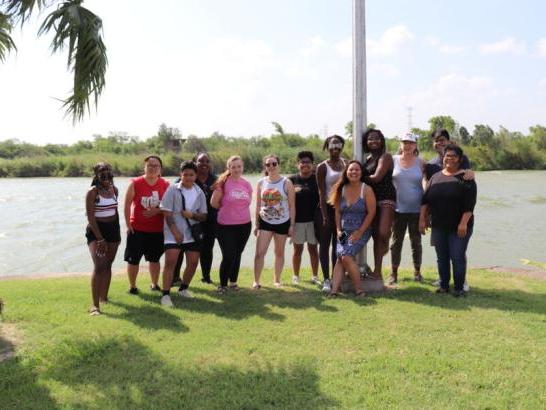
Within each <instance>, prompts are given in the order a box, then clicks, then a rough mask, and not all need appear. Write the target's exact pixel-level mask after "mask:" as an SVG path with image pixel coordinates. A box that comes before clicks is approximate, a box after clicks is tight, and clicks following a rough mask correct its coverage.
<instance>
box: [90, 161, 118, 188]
mask: <svg viewBox="0 0 546 410" xmlns="http://www.w3.org/2000/svg"><path fill="white" fill-rule="evenodd" d="M104 168H106V169H107V170H108V179H109V180H110V184H111V185H114V173H113V172H112V166H111V165H110V164H109V163H108V162H98V163H97V164H95V166H94V167H93V174H94V175H93V180H92V181H91V186H94V187H97V188H98V187H99V185H100V179H99V173H100V171H101V170H103V169H104Z"/></svg>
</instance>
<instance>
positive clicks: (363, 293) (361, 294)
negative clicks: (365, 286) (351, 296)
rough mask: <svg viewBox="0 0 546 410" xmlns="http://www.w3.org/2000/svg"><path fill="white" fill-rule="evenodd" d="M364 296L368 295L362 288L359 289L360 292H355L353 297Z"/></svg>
mask: <svg viewBox="0 0 546 410" xmlns="http://www.w3.org/2000/svg"><path fill="white" fill-rule="evenodd" d="M366 296H368V295H367V294H366V292H364V291H363V290H361V291H360V292H356V293H355V297H357V298H365V297H366Z"/></svg>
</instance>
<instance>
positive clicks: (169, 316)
mask: <svg viewBox="0 0 546 410" xmlns="http://www.w3.org/2000/svg"><path fill="white" fill-rule="evenodd" d="M110 304H111V305H113V306H118V307H121V308H123V309H125V312H123V313H121V314H115V313H110V312H109V313H103V314H104V315H105V316H107V317H111V318H114V319H121V320H127V321H129V322H133V323H134V324H135V325H137V326H139V327H141V328H143V329H149V330H159V329H166V330H171V331H173V332H187V331H188V330H189V329H188V327H187V326H185V325H184V324H183V323H181V322H180V318H179V317H178V316H176V315H175V314H173V313H170V312H169V311H168V310H167V309H164V308H162V307H161V306H152V305H141V306H133V305H129V304H126V303H121V302H114V301H110Z"/></svg>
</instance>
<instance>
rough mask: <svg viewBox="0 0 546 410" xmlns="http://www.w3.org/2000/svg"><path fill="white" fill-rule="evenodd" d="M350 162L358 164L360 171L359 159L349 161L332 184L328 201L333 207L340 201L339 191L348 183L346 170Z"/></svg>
mask: <svg viewBox="0 0 546 410" xmlns="http://www.w3.org/2000/svg"><path fill="white" fill-rule="evenodd" d="M351 164H358V166H359V167H360V172H361V173H362V163H361V162H360V161H357V160H356V159H353V160H351V161H349V163H348V164H347V166H346V167H345V169H344V170H343V173H342V174H341V176H340V177H339V179H338V180H337V181H336V182H335V183H334V185H333V186H332V192H331V193H330V197H329V198H328V203H329V204H330V205H332V206H333V207H335V206H336V204H338V203H339V201H341V193H342V192H343V187H344V186H345V185H347V184H348V183H349V177H348V176H347V171H349V167H350V166H351Z"/></svg>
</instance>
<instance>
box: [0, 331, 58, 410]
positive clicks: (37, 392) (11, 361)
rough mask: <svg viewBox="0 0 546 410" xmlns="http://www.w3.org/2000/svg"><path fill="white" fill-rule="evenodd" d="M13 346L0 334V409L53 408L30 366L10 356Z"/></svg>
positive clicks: (53, 403) (46, 392) (48, 396)
mask: <svg viewBox="0 0 546 410" xmlns="http://www.w3.org/2000/svg"><path fill="white" fill-rule="evenodd" d="M14 349H15V346H13V344H12V343H11V341H9V340H7V339H5V338H4V337H2V335H0V409H23V408H32V407H33V406H32V405H30V404H29V395H31V399H32V401H34V402H35V404H34V408H40V409H51V408H55V402H54V401H53V400H52V399H51V397H50V395H49V392H48V390H47V389H46V388H44V387H42V386H40V385H39V384H38V382H37V375H36V373H35V372H34V371H33V370H32V369H31V368H30V366H23V365H22V364H21V362H20V360H19V358H17V357H12V352H13V351H14Z"/></svg>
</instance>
